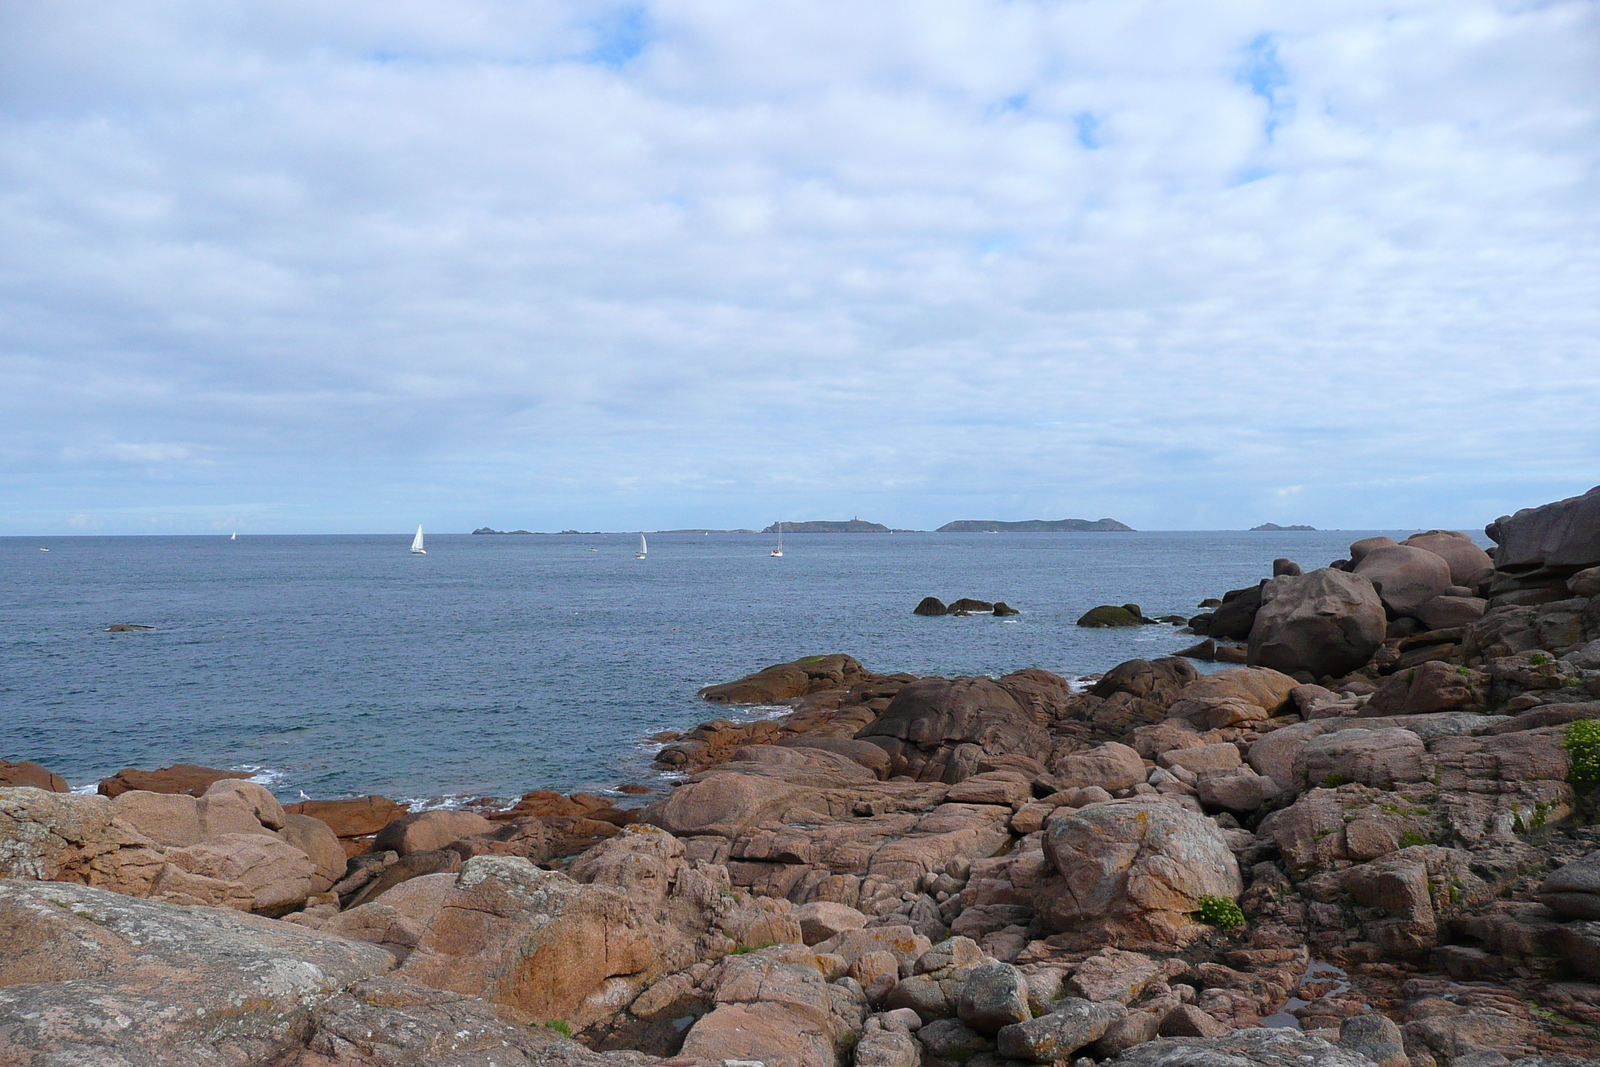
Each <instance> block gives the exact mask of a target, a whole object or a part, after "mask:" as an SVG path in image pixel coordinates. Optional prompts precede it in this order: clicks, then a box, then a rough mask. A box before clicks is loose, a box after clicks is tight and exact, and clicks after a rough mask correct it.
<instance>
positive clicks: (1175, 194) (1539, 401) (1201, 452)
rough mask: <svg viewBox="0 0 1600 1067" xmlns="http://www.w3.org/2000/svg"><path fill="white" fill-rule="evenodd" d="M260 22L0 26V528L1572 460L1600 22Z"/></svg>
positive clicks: (387, 13)
mask: <svg viewBox="0 0 1600 1067" xmlns="http://www.w3.org/2000/svg"><path fill="white" fill-rule="evenodd" d="M266 10H267V9H260V8H253V7H250V6H248V5H239V4H228V3H221V4H218V3H207V4H200V3H170V4H159V5H158V4H151V3H129V4H117V5H111V4H93V3H91V4H88V5H72V6H64V5H48V4H44V3H42V2H34V3H24V4H18V5H11V6H10V7H8V8H7V9H6V11H5V13H4V14H3V15H0V396H3V397H4V399H0V405H3V406H0V469H4V470H7V471H10V472H12V474H13V476H12V477H9V478H7V479H6V481H7V484H8V485H10V486H12V488H11V489H8V490H5V492H6V494H7V496H6V497H5V500H6V503H7V509H6V511H7V513H8V514H11V515H13V516H16V518H14V519H13V520H12V521H14V522H21V523H46V524H48V523H49V522H61V521H65V519H64V516H67V515H70V514H72V513H74V511H75V510H77V509H82V508H85V507H90V508H92V509H94V510H96V511H100V510H107V511H108V513H110V512H114V510H115V509H117V508H126V507H140V508H144V507H148V506H152V502H154V503H155V506H166V507H168V508H170V510H171V514H172V516H173V522H174V523H192V522H193V521H194V515H195V514H196V512H194V511H192V510H189V509H193V508H197V507H198V508H201V509H202V511H203V509H204V507H206V506H212V505H214V506H215V507H216V508H218V509H220V510H221V513H220V514H216V515H212V516H209V517H208V518H207V519H206V521H207V522H211V523H214V522H218V521H225V518H226V516H227V515H230V514H232V513H231V512H230V511H228V510H227V509H228V508H229V507H231V506H232V505H223V504H222V503H221V502H222V501H225V500H237V499H239V493H238V492H237V491H236V490H239V489H241V488H242V489H244V490H246V492H247V494H248V496H249V497H250V498H251V499H256V500H260V501H263V502H264V503H263V505H262V506H263V507H267V508H270V509H272V513H273V515H274V516H275V521H278V522H281V523H286V524H289V525H287V526H285V527H284V528H311V529H316V528H342V529H350V528H355V529H370V528H375V527H376V526H378V525H381V524H383V523H388V522H391V521H394V520H396V519H397V518H399V517H401V516H400V515H399V514H398V512H397V510H396V509H403V510H404V514H405V517H409V516H410V515H412V514H414V513H415V511H416V510H417V509H419V508H426V509H430V510H429V513H428V514H427V515H426V517H427V518H428V519H429V520H430V522H431V523H432V524H433V525H435V526H442V527H443V528H450V527H451V526H452V525H454V526H458V527H460V528H463V529H467V528H471V527H473V526H476V525H480V524H481V523H482V522H484V521H489V520H491V519H494V520H495V521H496V522H497V523H500V522H504V523H512V524H515V525H526V526H530V527H534V528H539V527H541V526H545V527H550V528H558V527H560V526H567V525H572V524H575V523H576V524H580V525H584V526H585V527H593V526H601V525H610V526H614V527H622V528H633V527H636V526H639V525H645V526H652V525H662V526H667V525H694V524H699V523H717V524H729V525H736V524H751V523H754V522H756V521H757V520H758V519H760V518H761V516H763V515H767V514H769V513H773V514H775V513H776V512H777V511H778V510H782V511H783V512H784V513H786V514H789V515H799V514H800V513H802V512H806V513H809V512H811V511H820V512H825V513H828V514H844V513H846V512H855V511H859V512H861V513H862V514H870V515H872V516H875V517H879V518H882V519H883V520H884V521H890V522H894V523H895V524H897V525H920V526H931V525H937V524H939V523H941V522H944V521H946V520H948V519H950V518H956V517H969V516H977V515H980V514H994V515H997V516H999V517H1035V516H1042V517H1059V516H1061V515H1083V516H1089V517H1098V516H1100V515H1104V514H1110V515H1115V516H1116V517H1119V518H1123V519H1124V520H1126V521H1129V522H1132V523H1133V524H1134V525H1138V526H1145V527H1172V526H1217V525H1226V526H1238V525H1249V524H1252V523H1253V522H1254V521H1257V520H1256V517H1255V510H1256V509H1257V508H1258V507H1259V502H1260V500H1261V499H1262V497H1263V494H1268V495H1270V494H1273V493H1276V492H1281V489H1280V488H1277V487H1283V486H1286V485H1290V486H1300V487H1303V491H1301V492H1299V493H1297V494H1296V495H1295V496H1294V497H1293V500H1294V508H1295V510H1296V513H1297V514H1296V516H1293V517H1292V518H1294V521H1312V522H1314V523H1315V524H1317V525H1328V526H1332V525H1339V526H1359V525H1378V524H1381V525H1404V524H1416V523H1421V524H1424V525H1433V524H1436V523H1441V522H1443V523H1453V522H1467V521H1472V520H1478V519H1487V518H1492V517H1493V515H1492V514H1486V513H1484V511H1483V509H1484V508H1485V507H1488V508H1489V510H1490V511H1493V512H1495V513H1498V512H1499V511H1503V510H1508V509H1509V508H1511V507H1515V506H1521V505H1526V504H1532V503H1538V502H1540V501H1542V500H1544V499H1547V498H1551V497H1552V496H1553V495H1554V496H1559V495H1565V494H1567V493H1570V492H1573V491H1581V490H1582V489H1586V488H1587V487H1588V484H1589V482H1590V481H1592V480H1594V479H1593V477H1592V475H1587V474H1586V473H1585V472H1586V471H1592V470H1593V469H1594V466H1595V461H1596V459H1597V458H1600V428H1597V427H1600V423H1597V422H1596V420H1594V419H1593V410H1594V405H1595V402H1596V400H1597V399H1600V358H1597V356H1600V353H1597V351H1596V341H1595V338H1596V337H1597V336H1600V329H1597V327H1600V306H1597V305H1596V302H1595V301H1594V299H1593V294H1594V293H1595V292H1596V291H1600V252H1597V251H1596V249H1597V248H1600V241H1597V240H1596V238H1597V237H1600V233H1597V230H1600V221H1597V220H1600V210H1597V209H1600V186H1597V184H1596V182H1595V179H1594V174H1596V173H1597V168H1596V163H1597V162H1600V160H1597V156H1600V137H1597V134H1600V128H1597V127H1600V121H1597V103H1596V102H1597V101H1600V91H1597V90H1600V68H1597V66H1596V65H1595V64H1594V62H1593V57H1594V55H1595V54H1596V45H1597V44H1600V15H1597V14H1596V9H1595V8H1594V7H1593V5H1591V4H1586V3H1582V2H1576V0H1570V2H1555V3H1548V4H1543V5H1538V6H1526V5H1511V4H1490V3H1474V2H1468V3H1458V2H1456V3H1444V2H1442V0H1441V2H1437V3H1434V2H1424V0H1419V2H1414V3H1410V4H1407V5H1404V6H1402V7H1400V8H1394V7H1393V6H1392V5H1384V6H1380V5H1377V4H1372V3H1360V2H1358V3H1353V4H1352V3H1341V4H1333V3H1313V4H1303V5H1296V6H1294V7H1292V8H1287V9H1286V8H1284V7H1283V6H1282V5H1268V4H1261V3H1203V4H1198V5H1190V6H1189V7H1182V8H1172V7H1170V6H1168V5H1163V6H1159V7H1158V6H1156V5H1153V4H1138V3H1135V4H1126V3H1113V2H1110V0H1087V2H1084V3H1075V4H1070V5H1068V4H1058V3H1053V2H1013V3H999V2H986V0H952V2H949V3H944V4H940V5H936V6H930V5H926V4H918V5H913V4H909V3H888V4H882V5H876V6H870V7H868V8H865V9H863V8H861V7H860V6H859V5H851V6H846V5H843V4H837V3H820V4H819V3H816V2H808V3H804V4H802V3H795V2H775V3H772V4H767V5H762V7H761V9H760V10H759V12H753V11H751V10H748V9H742V8H733V7H730V6H728V5H725V4H722V3H714V2H710V0H676V2H663V3H653V4H646V5H642V6H638V7H634V6H632V5H615V6H610V7H604V6H594V5H579V4H562V3H556V2H548V3H543V4H538V5H512V4H508V3H503V2H499V0H495V2H489V0H482V2H477V3H471V2H469V3H465V4H450V5H444V4H436V3H430V2H425V0H410V2H407V3H402V4H397V5H391V4H384V5H380V4H371V3H354V4H348V5H336V6H335V7H332V8H329V7H328V6H327V5H311V4H288V5H278V6H276V7H274V8H272V9H271V14H270V15H268V14H266V13H265V12H266ZM1086 130H1088V131H1089V134H1088V135H1087V136H1085V131H1086ZM172 440H181V441H184V442H187V443H186V444H182V445H174V444H160V443H155V444H152V443H149V442H164V441H172ZM108 441H109V442H121V443H113V444H106V443H105V442H108ZM130 442H131V443H130ZM198 457H204V459H205V460H206V462H205V463H200V462H197V459H198ZM141 464H142V465H144V466H145V467H146V468H148V470H146V471H144V472H143V473H140V472H136V471H131V470H130V465H133V466H135V467H137V466H138V465H141ZM1002 512H1004V514H1001V513H1002ZM51 516H58V517H57V518H51ZM495 516H503V517H504V518H503V519H495ZM1286 518H1290V517H1288V516H1286ZM762 521H765V520H762ZM294 524H299V525H298V526H295V525H294ZM140 528H141V529H142V528H144V527H142V526H141V527H140Z"/></svg>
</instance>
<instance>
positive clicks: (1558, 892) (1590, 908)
mask: <svg viewBox="0 0 1600 1067" xmlns="http://www.w3.org/2000/svg"><path fill="white" fill-rule="evenodd" d="M1539 899H1540V900H1541V901H1543V902H1544V905H1545V907H1547V908H1549V909H1550V910H1551V911H1553V912H1555V913H1556V914H1557V915H1559V916H1561V917H1562V918H1564V919H1600V852H1591V853H1589V854H1588V855H1587V856H1585V857H1583V858H1582V859H1581V860H1578V861H1577V862H1575V863H1569V864H1567V865H1566V866H1565V867H1561V868H1558V869H1557V870H1555V871H1552V872H1551V873H1550V875H1549V877H1547V878H1546V879H1545V880H1544V884H1542V885H1541V886H1540V887H1539Z"/></svg>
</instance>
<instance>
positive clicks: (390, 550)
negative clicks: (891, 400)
mask: <svg viewBox="0 0 1600 1067" xmlns="http://www.w3.org/2000/svg"><path fill="white" fill-rule="evenodd" d="M1380 532H1381V533H1388V534H1389V535H1390V536H1393V537H1396V538H1403V537H1405V536H1406V535H1407V534H1408V533H1411V532H1414V531H1345V532H1326V531H1323V532H1259V533H1257V532H1250V533H1244V532H1221V533H1219V532H1178V533H998V534H976V533H975V534H939V533H896V534H789V535H787V536H786V537H785V544H784V548H785V554H784V556H783V557H782V558H773V557H772V556H770V555H769V551H768V550H769V549H770V548H771V547H772V546H771V544H770V543H769V542H770V541H771V538H770V537H767V536H764V535H760V534H732V533H712V534H653V535H650V539H649V553H648V556H647V558H645V559H642V560H641V559H636V558H635V553H636V551H637V549H638V545H639V537H638V535H637V534H610V535H601V534H596V535H471V534H456V535H449V534H446V535H437V534H430V535H429V537H428V541H427V549H428V551H427V554H426V555H413V554H412V553H411V552H410V551H409V550H408V549H409V545H410V541H411V534H410V533H409V532H407V533H397V534H393V535H370V536H248V535H242V536H240V537H239V538H238V539H237V540H230V539H229V538H227V537H226V536H194V537H178V536H174V537H61V538H53V537H8V538H0V758H3V759H7V760H13V761H16V760H35V761H37V762H39V763H42V764H43V765H45V766H46V767H48V768H50V769H51V770H53V771H55V772H56V773H58V774H60V775H62V776H63V777H65V778H66V779H67V780H68V781H69V782H70V783H71V784H72V785H73V786H74V788H78V789H87V790H92V789H93V788H94V785H95V783H97V782H98V781H99V780H100V779H101V778H104V777H106V776H108V775H111V774H113V773H115V772H116V771H118V770H119V769H122V768H124V767H130V766H131V767H141V768H154V767H160V766H165V765H168V764H171V763H179V762H182V763H198V764H203V765H207V766H215V767H226V768H232V769H241V770H248V771H250V772H251V773H252V774H254V775H256V776H257V777H258V780H260V781H262V782H264V783H265V784H267V785H268V787H269V788H271V789H272V790H273V791H274V792H275V793H276V794H277V795H278V796H279V797H280V798H282V799H284V800H294V799H299V798H301V797H303V796H309V797H315V798H318V799H322V798H333V797H344V796H359V795H364V794H368V793H378V794H382V795H385V796H390V797H394V798H397V799H404V800H408V801H412V802H413V803H416V804H419V805H424V806H448V805H455V804H460V803H464V802H467V801H469V800H476V799H478V798H484V797H497V798H512V797H516V796H519V795H521V794H522V793H524V792H526V791H528V790H532V789H556V790H560V791H562V792H574V791H585V792H594V793H601V794H608V793H613V792H614V791H615V790H616V788H617V787H618V786H619V785H620V784H622V783H627V782H634V783H642V784H645V785H651V786H663V785H665V782H666V780H667V779H666V778H664V777H663V776H662V775H661V774H660V773H659V772H658V771H657V770H656V769H655V768H654V767H653V765H652V757H653V756H654V754H655V752H656V751H657V750H658V749H659V747H660V743H659V742H657V741H652V740H651V738H652V736H653V735H656V734H659V733H661V732H663V731H669V730H685V729H688V728H690V727H692V726H694V725H696V724H697V723H699V722H702V721H704V720H706V719H710V718H715V717H718V716H726V717H729V718H735V719H749V718H754V717H760V716H773V715H778V714H782V713H783V712H785V711H787V709H786V708H726V707H722V706H713V705H708V704H706V703H705V702H703V701H701V700H699V699H698V698H697V696H696V694H697V692H698V690H699V689H700V688H701V687H703V686H706V685H709V684H712V683H716V682H723V681H728V680H731V679H733V678H737V677H739V676H741V675H744V674H748V673H750V672H751V671H755V670H758V669H760V668H762V667H765V666H768V665H770V664H774V663H781V662H785V661H788V660H793V659H796V658H798V657H801V656H807V655H816V654H825V653H834V652H846V653H849V654H850V655H852V656H855V657H856V658H857V659H859V660H861V662H862V663H864V664H865V665H866V666H867V667H868V668H870V669H872V670H876V671H882V672H885V673H888V672H894V671H910V672H912V673H914V674H941V675H963V674H979V675H1000V674H1004V673H1007V672H1009V671H1014V670H1018V669H1021V668H1023V667H1043V668H1045V669H1046V670H1050V671H1055V672H1057V673H1059V674H1062V675H1065V676H1068V677H1071V678H1079V677H1082V676H1084V675H1087V674H1091V673H1094V672H1100V671H1104V670H1106V669H1108V668H1110V667H1112V666H1114V665H1115V664H1117V663H1120V662H1122V661H1124V660H1127V659H1131V658H1134V657H1145V658H1150V657H1155V656H1160V655H1165V654H1168V653H1170V652H1173V651H1175V650H1177V649H1180V648H1183V647H1185V646H1186V645H1189V644H1191V643H1193V642H1194V641H1195V640H1197V639H1196V638H1194V637H1192V636H1190V635H1188V634H1182V633H1179V632H1178V629H1177V628H1176V627H1174V626H1170V625H1155V626H1141V627H1137V628H1132V629H1121V630H1090V629H1083V628H1080V627H1078V626H1076V625H1074V623H1075V620H1076V619H1077V618H1078V617H1079V616H1080V615H1081V614H1083V612H1085V611H1087V610H1088V609H1089V608H1092V607H1094V606H1096V605H1098V604H1125V603H1129V602H1132V603H1136V604H1138V605H1140V607H1141V608H1142V609H1143V610H1144V612H1145V614H1146V615H1147V616H1152V617H1153V616H1159V615H1165V614H1176V615H1185V616H1187V615H1192V614H1195V613H1196V612H1197V611H1198V610H1199V608H1198V605H1199V602H1200V601H1201V600H1202V599H1204V598H1206V597H1211V596H1220V595H1221V594H1222V593H1223V592H1224V591H1225V590H1228V589H1233V588H1239V587H1243V586H1248V585H1253V584H1255V583H1256V582H1257V581H1258V580H1260V579H1261V578H1263V577H1266V576H1269V575H1270V574H1271V570H1272V561H1273V560H1274V559H1275V558H1277V557H1288V558H1290V559H1293V560H1295V561H1297V562H1298V563H1300V564H1301V565H1302V566H1304V567H1305V568H1306V569H1307V570H1310V569H1311V568H1312V567H1317V566H1322V565H1325V564H1327V563H1328V562H1330V561H1331V560H1334V559H1338V558H1341V557H1343V556H1345V555H1346V554H1347V548H1348V546H1349V544H1350V542H1351V541H1353V540H1356V539H1357V538H1360V537H1366V536H1371V535H1373V534H1374V533H1380ZM45 549H48V551H42V550H45ZM929 595H932V596H937V597H939V598H940V599H942V600H945V601H947V602H948V601H950V600H954V599H956V598H957V597H974V598H978V599H982V600H1003V601H1005V602H1007V603H1008V604H1010V605H1011V606H1013V607H1015V608H1016V609H1018V610H1019V611H1020V612H1021V614H1020V615H1016V616H1011V617H1007V618H995V617H993V616H989V615H976V616H972V617H970V618H955V617H937V618H926V617H921V616H916V615H913V614H912V610H911V609H912V608H913V607H915V606H916V604H917V602H918V601H919V600H921V599H922V598H923V597H925V596H929ZM114 623H134V624H140V625H144V626H150V627H152V629H149V630H144V631H139V632H122V633H111V632H107V629H106V628H107V626H109V625H111V624H114ZM1204 666H1205V665H1202V667H1204Z"/></svg>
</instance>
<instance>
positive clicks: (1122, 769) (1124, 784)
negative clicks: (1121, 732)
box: [1051, 741, 1147, 793]
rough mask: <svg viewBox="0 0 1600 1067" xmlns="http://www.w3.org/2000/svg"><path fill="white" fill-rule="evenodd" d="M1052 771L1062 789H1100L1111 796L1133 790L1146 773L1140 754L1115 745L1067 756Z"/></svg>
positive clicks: (1123, 746) (1101, 746) (1114, 743)
mask: <svg viewBox="0 0 1600 1067" xmlns="http://www.w3.org/2000/svg"><path fill="white" fill-rule="evenodd" d="M1051 770H1052V772H1053V773H1054V775H1055V777H1056V780H1057V782H1058V783H1059V784H1060V785H1061V788H1062V789H1086V788H1088V787H1090V786H1099V787H1100V788H1101V789H1104V790H1105V791H1106V792H1108V793H1115V792H1117V791H1118V790H1121V789H1131V788H1132V787H1134V786H1136V785H1138V784H1139V783H1140V782H1142V781H1144V779H1145V775H1146V773H1147V772H1146V770H1145V766H1144V760H1143V759H1141V758H1140V756H1139V753H1138V752H1136V751H1135V750H1133V749H1131V748H1129V747H1128V746H1127V745H1119V744H1117V743H1116V742H1115V741H1112V742H1108V743H1106V744H1104V745H1100V746H1098V747H1097V748H1092V749H1089V750H1088V751H1085V752H1074V753H1072V754H1071V755H1068V756H1064V757H1062V758H1061V759H1060V760H1059V761H1057V762H1056V764H1055V766H1054V767H1053V768H1051Z"/></svg>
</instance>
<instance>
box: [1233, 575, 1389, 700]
mask: <svg viewBox="0 0 1600 1067" xmlns="http://www.w3.org/2000/svg"><path fill="white" fill-rule="evenodd" d="M1261 599H1262V603H1261V610H1260V611H1258V612H1257V613H1256V617H1255V625H1254V626H1253V627H1252V628H1251V630H1250V663H1251V665H1253V666H1261V667H1270V668H1272V669H1274V670H1278V671H1282V672H1284V673H1285V674H1292V673H1294V672H1296V671H1309V672H1310V673H1312V674H1314V675H1316V676H1317V677H1319V678H1320V677H1325V676H1327V675H1335V676H1337V675H1342V674H1347V673H1349V672H1350V671H1353V670H1356V669H1358V668H1360V667H1362V666H1364V665H1365V664H1366V662H1367V661H1368V660H1370V659H1371V658H1372V654H1373V653H1374V652H1376V651H1377V650H1378V648H1379V646H1380V645H1382V644H1383V637H1384V630H1385V626H1386V625H1387V619H1386V616H1385V614H1384V610H1383V603H1382V601H1381V600H1380V599H1379V597H1378V594H1377V593H1376V592H1375V591H1374V590H1373V588H1372V583H1371V582H1369V581H1368V580H1367V579H1366V578H1365V577H1362V576H1361V575H1357V574H1350V573H1347V572H1345V571H1336V570H1333V569H1332V568H1330V567H1322V568H1319V569H1317V570H1314V571H1312V572H1311V573H1310V574H1306V575H1302V576H1300V577H1284V578H1274V579H1272V580H1271V581H1270V582H1267V583H1266V585H1265V586H1264V587H1263V588H1262V592H1261Z"/></svg>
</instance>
